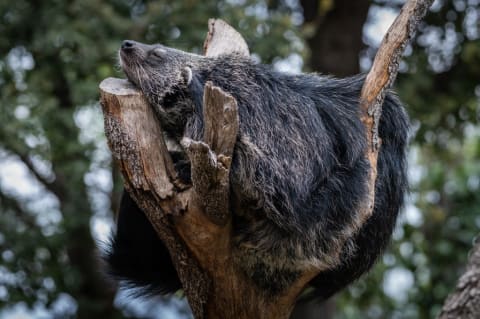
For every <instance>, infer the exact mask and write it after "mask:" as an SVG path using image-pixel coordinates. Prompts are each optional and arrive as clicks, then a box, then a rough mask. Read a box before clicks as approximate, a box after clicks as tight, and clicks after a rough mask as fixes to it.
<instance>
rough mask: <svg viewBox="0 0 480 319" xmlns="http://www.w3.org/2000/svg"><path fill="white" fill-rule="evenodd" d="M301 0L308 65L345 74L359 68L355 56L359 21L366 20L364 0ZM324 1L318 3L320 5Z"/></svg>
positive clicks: (367, 4) (358, 48)
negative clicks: (306, 35) (308, 57)
mask: <svg viewBox="0 0 480 319" xmlns="http://www.w3.org/2000/svg"><path fill="white" fill-rule="evenodd" d="M327 2H328V1H318V0H301V1H300V3H301V5H302V7H303V12H304V13H303V16H304V28H305V29H306V30H307V31H308V30H311V31H310V32H312V34H311V35H310V36H309V37H308V39H307V44H308V47H309V49H310V61H309V63H308V65H309V66H310V68H311V69H312V70H313V71H317V72H322V73H326V74H333V75H335V76H340V77H344V76H348V75H353V74H357V73H359V71H360V67H359V63H358V60H359V59H358V58H359V54H360V51H361V50H362V49H363V47H364V44H363V41H362V34H363V25H364V24H365V21H366V20H367V14H368V8H369V7H370V1H368V0H355V1H350V0H334V1H330V3H331V4H330V5H327V6H326V7H325V4H326V3H327ZM322 4H323V5H324V7H322V6H321V5H322Z"/></svg>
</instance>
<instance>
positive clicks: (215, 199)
mask: <svg viewBox="0 0 480 319" xmlns="http://www.w3.org/2000/svg"><path fill="white" fill-rule="evenodd" d="M431 2H432V1H413V0H410V1H409V2H407V4H406V5H405V8H404V10H403V11H402V13H401V14H400V16H399V17H398V18H397V20H396V21H395V22H394V24H393V26H392V29H391V30H390V31H389V33H388V34H387V36H386V39H385V40H384V42H383V44H382V47H381V48H380V50H379V54H378V55H377V58H376V59H375V62H374V65H373V67H372V71H371V73H370V74H369V75H368V77H367V80H366V82H365V85H364V89H363V91H362V96H361V102H362V105H361V107H362V110H363V113H362V121H364V123H365V126H366V129H367V132H366V133H367V136H368V141H369V147H368V150H367V152H366V154H365V156H366V157H367V158H368V160H369V161H370V164H371V170H370V171H371V173H370V177H371V178H370V180H369V182H370V183H369V189H370V193H369V196H368V197H367V198H365V202H364V203H363V205H362V207H361V209H360V211H359V212H358V213H357V214H356V218H355V221H354V223H352V228H351V233H354V232H355V231H357V230H358V229H360V228H361V226H362V225H363V223H364V222H365V221H366V220H367V219H368V217H369V216H370V214H371V212H372V209H373V205H372V203H373V198H374V185H375V178H376V155H377V154H378V149H379V146H380V145H379V143H378V141H377V140H378V139H377V140H376V139H375V138H376V131H377V127H378V121H377V120H378V117H377V116H378V114H379V112H380V108H381V105H382V102H383V98H384V92H385V90H386V89H387V88H388V87H389V86H390V85H391V83H392V82H393V79H394V78H395V75H396V72H397V69H398V63H397V62H398V59H399V56H400V54H401V53H402V52H403V48H404V47H405V44H406V43H407V41H408V39H409V38H410V37H411V35H412V33H413V32H414V31H415V29H416V26H417V23H418V21H420V20H421V18H422V17H423V15H424V14H425V12H426V9H427V8H428V6H427V4H428V5H429V4H431ZM209 27H210V31H209V34H208V37H207V40H206V43H205V52H206V54H207V56H208V57H212V56H216V55H219V54H225V53H232V52H236V53H237V54H243V55H246V56H248V48H247V46H246V44H245V41H244V40H243V38H242V37H241V36H240V35H239V34H238V33H237V32H236V31H235V30H234V29H232V28H231V27H230V26H228V25H227V24H226V23H224V22H223V21H220V20H211V21H210V23H209ZM100 89H101V95H102V99H101V104H102V108H103V112H104V118H105V133H106V135H107V139H108V142H109V146H110V149H111V150H112V153H113V156H114V158H115V159H116V161H117V162H118V165H119V166H120V168H121V171H122V173H123V176H124V177H125V187H126V188H127V190H128V191H129V193H130V195H131V196H132V197H133V198H134V200H135V201H136V202H137V204H138V205H139V206H140V207H141V208H142V210H143V211H144V212H145V214H146V215H147V217H148V219H149V220H150V222H151V223H152V225H153V227H154V228H155V230H156V231H157V233H158V235H159V237H160V239H162V241H163V242H164V243H165V245H166V246H167V248H168V249H169V251H170V255H171V257H172V261H173V264H174V266H175V268H176V270H177V273H178V275H179V278H180V281H181V283H182V286H183V288H184V292H185V295H186V297H187V298H188V301H189V304H190V306H191V308H192V311H193V314H194V316H195V318H197V319H198V318H209V319H211V318H236V319H246V318H260V319H269V318H276V319H282V318H284V319H287V318H289V316H290V313H291V311H292V309H293V306H294V305H295V302H296V300H297V298H298V296H299V295H300V294H301V292H302V291H303V290H304V289H305V287H306V286H307V285H308V282H309V281H310V280H311V279H312V278H314V277H315V276H316V275H317V274H318V273H319V272H320V271H321V269H318V268H314V267H313V266H312V267H311V268H309V269H305V270H304V272H303V273H301V274H299V276H298V279H297V280H296V281H295V282H294V283H293V284H292V285H291V286H290V287H288V288H287V289H285V290H284V291H282V292H280V293H279V294H277V295H275V296H271V295H267V294H265V293H263V292H262V291H261V290H260V288H259V287H258V286H257V285H255V283H254V282H252V281H251V280H250V279H249V278H248V277H246V276H245V275H244V274H243V273H242V272H241V271H240V270H239V268H240V267H239V266H238V265H236V264H235V262H234V259H233V257H232V251H231V239H232V236H233V232H232V213H231V211H230V205H229V194H230V183H229V175H230V174H229V173H230V165H231V161H232V155H233V148H234V146H235V142H236V140H237V134H238V125H239V118H238V110H237V102H236V101H235V99H234V98H233V97H232V96H231V95H230V94H228V93H225V92H223V91H222V90H221V89H220V88H218V87H215V86H213V84H212V83H209V82H207V84H206V85H205V90H204V98H203V117H204V122H205V128H204V136H203V140H202V141H193V140H190V139H186V138H184V140H183V141H182V146H183V148H184V149H185V152H186V154H187V156H188V157H189V159H190V163H191V177H192V186H191V187H186V186H185V185H183V184H182V183H181V182H180V181H179V179H178V178H177V173H176V172H175V169H174V166H173V163H172V160H171V158H170V155H169V153H168V151H167V148H166V145H165V142H164V140H163V133H162V130H161V127H160V124H159V123H158V121H157V119H156V116H155V114H154V113H153V110H152V109H151V108H150V106H149V105H148V103H147V101H146V99H145V98H144V96H143V95H142V93H141V92H139V91H138V90H137V89H136V88H134V87H132V86H131V85H130V84H128V82H127V81H125V80H118V79H107V80H105V81H103V82H102V84H101V85H100ZM139 123H141V125H140V126H139Z"/></svg>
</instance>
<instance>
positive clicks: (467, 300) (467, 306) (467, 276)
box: [438, 242, 480, 319]
mask: <svg viewBox="0 0 480 319" xmlns="http://www.w3.org/2000/svg"><path fill="white" fill-rule="evenodd" d="M476 318H480V242H477V243H476V244H475V246H474V247H473V250H472V254H471V256H470V260H469V262H468V264H467V269H466V270H465V273H464V274H463V275H462V276H461V277H460V279H458V283H457V287H456V288H455V290H454V291H453V292H452V293H451V294H450V296H448V298H447V299H446V300H445V304H444V305H443V308H442V311H441V312H440V315H439V316H438V319H476Z"/></svg>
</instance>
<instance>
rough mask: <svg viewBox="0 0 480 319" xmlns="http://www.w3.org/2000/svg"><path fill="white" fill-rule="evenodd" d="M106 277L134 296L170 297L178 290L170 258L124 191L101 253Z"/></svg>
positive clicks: (177, 279) (176, 278)
mask: <svg viewBox="0 0 480 319" xmlns="http://www.w3.org/2000/svg"><path fill="white" fill-rule="evenodd" d="M103 259H104V260H105V261H106V264H107V266H108V268H107V273H108V274H109V275H110V276H112V277H113V278H115V279H117V280H120V281H123V282H124V283H125V284H126V286H127V287H128V288H133V289H132V292H133V295H135V296H144V295H147V296H153V295H158V294H168V293H173V292H175V291H177V290H179V289H181V284H180V280H179V278H178V275H177V272H176V270H175V268H174V267H173V264H172V260H171V258H170V254H169V253H168V250H167V248H166V247H165V245H164V244H163V242H162V241H161V240H160V239H159V238H158V236H157V234H156V232H155V230H154V229H153V227H152V225H151V224H150V222H149V221H148V219H147V217H146V216H145V214H144V213H143V212H142V211H141V210H140V208H139V207H138V206H137V204H136V203H135V202H134V201H133V200H132V199H131V198H130V196H129V195H128V193H127V192H126V191H124V193H123V196H122V201H121V205H120V211H119V215H118V221H117V231H116V233H115V234H114V235H113V236H112V238H111V240H110V244H109V246H108V247H107V249H106V250H105V252H104V255H103Z"/></svg>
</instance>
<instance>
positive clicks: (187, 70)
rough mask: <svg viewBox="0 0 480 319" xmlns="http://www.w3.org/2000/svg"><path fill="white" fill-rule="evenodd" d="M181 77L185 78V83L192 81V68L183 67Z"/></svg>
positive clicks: (188, 83)
mask: <svg viewBox="0 0 480 319" xmlns="http://www.w3.org/2000/svg"><path fill="white" fill-rule="evenodd" d="M182 77H183V79H184V80H185V83H186V84H187V85H190V82H192V77H193V73H192V69H191V68H190V67H188V66H187V67H185V68H184V69H183V70H182Z"/></svg>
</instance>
